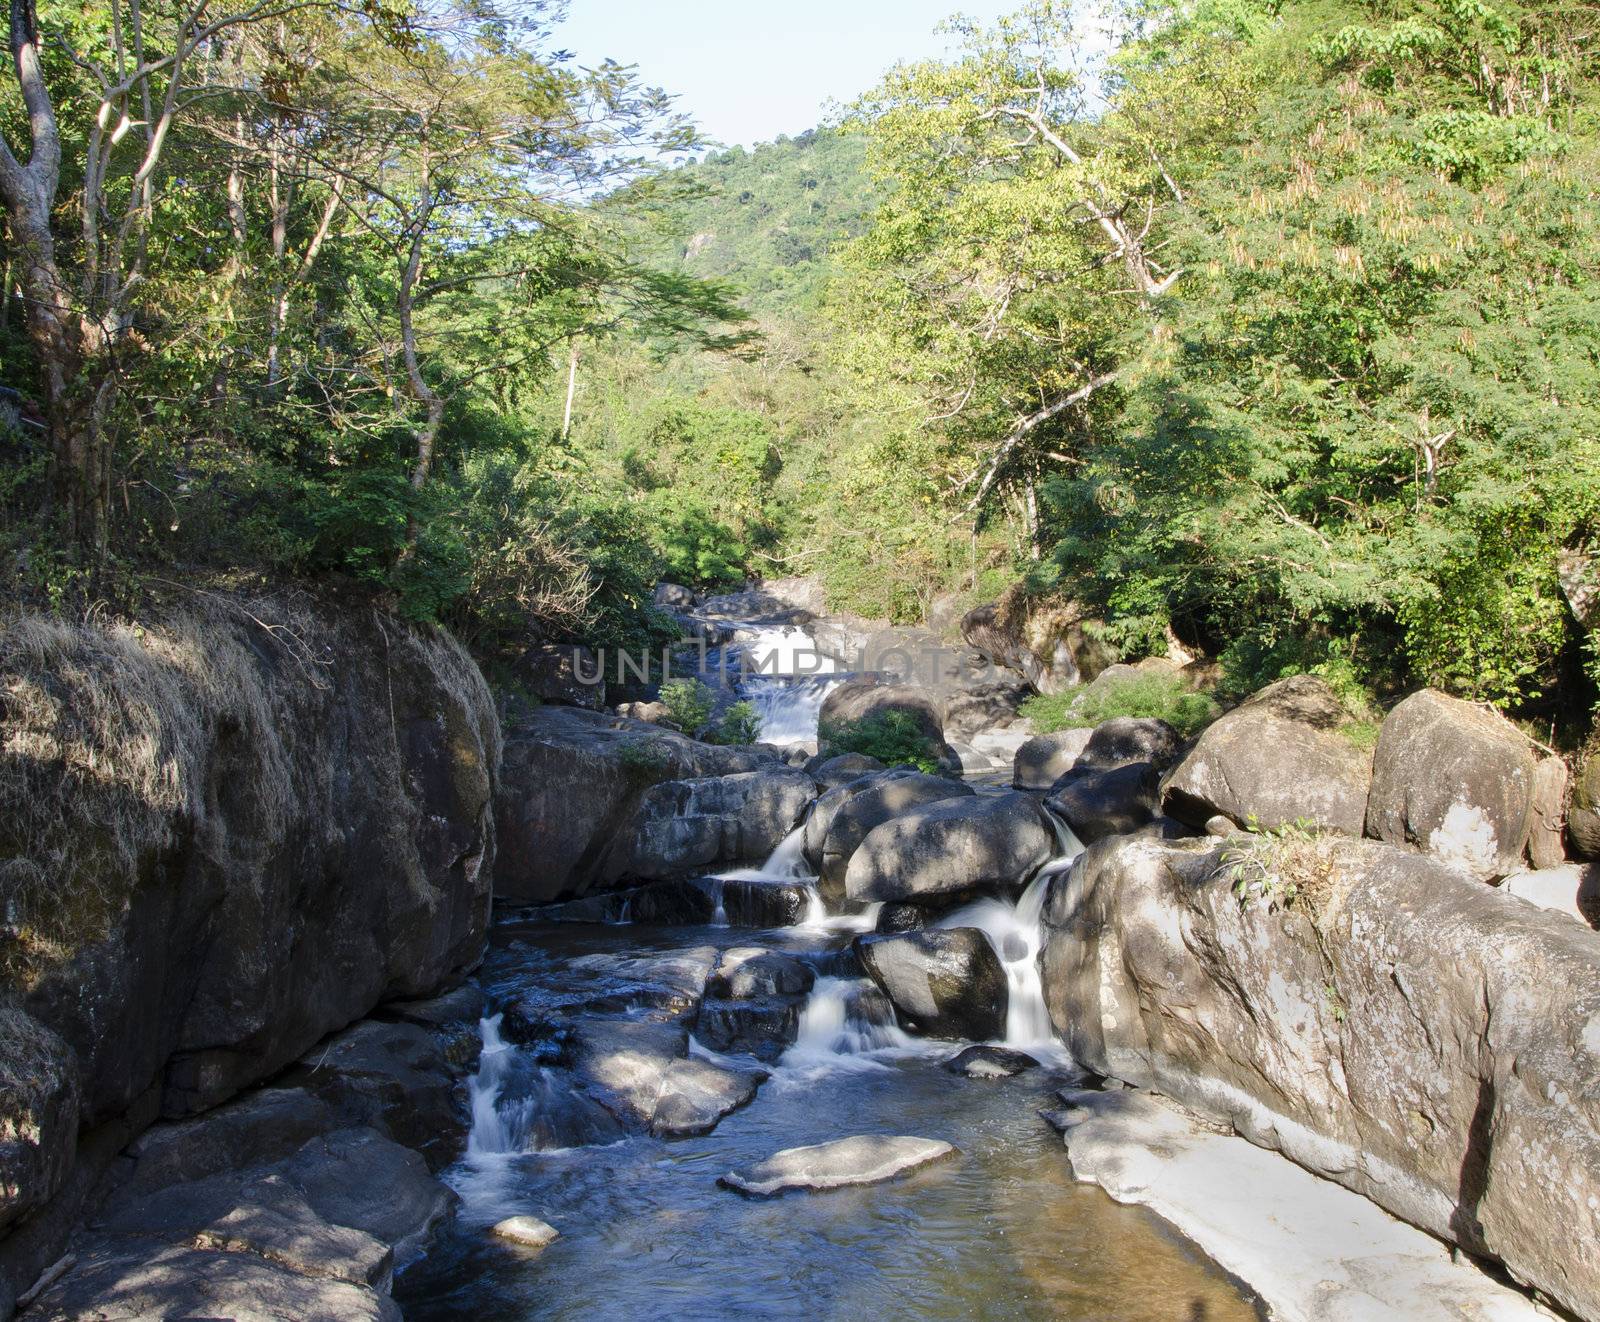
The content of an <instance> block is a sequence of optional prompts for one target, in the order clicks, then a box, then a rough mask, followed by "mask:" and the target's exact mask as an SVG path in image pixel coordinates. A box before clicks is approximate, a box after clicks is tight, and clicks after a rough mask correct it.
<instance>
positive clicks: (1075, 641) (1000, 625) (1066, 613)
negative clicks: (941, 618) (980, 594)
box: [961, 587, 1116, 693]
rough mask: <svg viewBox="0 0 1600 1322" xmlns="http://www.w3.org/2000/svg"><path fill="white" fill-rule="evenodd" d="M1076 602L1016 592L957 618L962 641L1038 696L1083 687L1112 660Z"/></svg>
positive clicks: (1109, 650) (1112, 655) (1089, 620)
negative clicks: (1018, 676) (1013, 674)
mask: <svg viewBox="0 0 1600 1322" xmlns="http://www.w3.org/2000/svg"><path fill="white" fill-rule="evenodd" d="M1095 623H1096V622H1095V621H1094V620H1092V619H1090V618H1089V617H1088V616H1087V615H1086V614H1085V613H1084V611H1083V608H1082V607H1081V606H1079V605H1078V604H1077V603H1075V602H1071V601H1061V600H1057V599H1054V598H1036V597H1030V596H1028V595H1027V594H1026V593H1025V592H1023V591H1022V590H1021V589H1020V587H1014V588H1012V589H1010V590H1009V591H1007V592H1006V594H1005V595H1004V596H1003V597H1001V599H1000V600H999V601H997V602H992V603H990V604H989V605H986V606H979V607H977V608H976V609H975V610H970V611H968V612H967V613H966V615H964V616H963V617H962V620H961V636H962V637H963V638H964V639H965V640H966V642H967V645H968V646H970V647H973V648H975V649H977V651H979V652H981V653H982V654H983V655H984V656H986V657H988V658H989V659H990V660H991V661H993V662H994V663H995V664H996V665H1001V666H1006V667H1008V668H1010V669H1012V670H1015V671H1018V672H1020V673H1021V674H1022V675H1023V676H1024V677H1025V678H1026V679H1027V681H1028V683H1029V684H1031V685H1033V687H1034V688H1035V689H1037V690H1038V691H1039V692H1040V693H1060V692H1062V691H1063V690H1064V689H1069V688H1072V687H1073V686H1074V685H1077V684H1083V683H1085V682H1087V681H1089V680H1091V679H1093V678H1094V677H1095V676H1096V675H1098V674H1099V673H1100V672H1101V671H1102V670H1104V669H1105V668H1106V667H1107V666H1108V665H1110V664H1111V663H1112V662H1113V661H1115V660H1116V653H1115V652H1114V651H1113V650H1112V649H1111V648H1110V647H1109V646H1108V645H1107V644H1105V643H1104V642H1102V641H1101V640H1100V639H1099V638H1098V637H1096V636H1095V632H1094V625H1095Z"/></svg>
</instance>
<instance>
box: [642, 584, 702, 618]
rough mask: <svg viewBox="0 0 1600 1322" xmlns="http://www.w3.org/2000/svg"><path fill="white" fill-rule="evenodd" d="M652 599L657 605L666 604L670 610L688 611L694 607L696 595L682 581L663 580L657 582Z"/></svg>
mask: <svg viewBox="0 0 1600 1322" xmlns="http://www.w3.org/2000/svg"><path fill="white" fill-rule="evenodd" d="M652 600H653V601H654V602H655V604H656V605H657V606H665V607H666V608H667V609H668V610H675V611H687V610H693V609H694V604H695V595H694V593H693V592H692V591H691V590H690V589H688V588H686V587H684V586H683V584H681V583H668V582H666V581H664V580H663V581H662V582H660V583H657V584H656V590H655V596H654V597H653V598H652Z"/></svg>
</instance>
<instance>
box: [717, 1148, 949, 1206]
mask: <svg viewBox="0 0 1600 1322" xmlns="http://www.w3.org/2000/svg"><path fill="white" fill-rule="evenodd" d="M954 1155H956V1149H955V1148H954V1147H953V1146H952V1145H951V1144H949V1143H945V1142H943V1141H941V1140H939V1139H934V1138H911V1137H906V1136H887V1135H879V1134H858V1135H855V1136H853V1137H851V1138H837V1139H834V1140H833V1141H832V1142H831V1143H818V1144H815V1145H813V1146H811V1147H804V1148H785V1149H784V1150H783V1151H782V1152H775V1153H773V1155H772V1156H770V1157H768V1158H767V1159H766V1160H765V1161H761V1162H757V1163H756V1164H755V1165H754V1166H749V1167H746V1168H745V1169H744V1170H736V1171H729V1172H728V1173H727V1174H726V1175H724V1176H722V1177H721V1178H720V1179H719V1180H718V1181H717V1183H718V1184H720V1185H722V1187H723V1188H725V1189H733V1190H736V1191H737V1192H739V1193H742V1194H746V1195H748V1196H750V1197H753V1198H770V1197H772V1196H773V1195H775V1194H781V1193H788V1192H790V1191H791V1190H797V1189H803V1190H806V1191H808V1192H811V1193H817V1192H821V1191H824V1190H828V1189H842V1188H845V1187H847V1186H849V1185H855V1184H881V1183H882V1182H883V1181H884V1180H892V1179H894V1178H895V1177H896V1176H899V1175H905V1174H907V1173H908V1172H910V1171H914V1170H916V1169H918V1168H919V1167H922V1166H926V1165H928V1164H929V1163H930V1162H935V1161H941V1160H943V1159H944V1158H946V1157H952V1156H954Z"/></svg>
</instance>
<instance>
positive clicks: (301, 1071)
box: [284, 1019, 464, 1170]
mask: <svg viewBox="0 0 1600 1322" xmlns="http://www.w3.org/2000/svg"><path fill="white" fill-rule="evenodd" d="M284 1082H285V1083H287V1084H289V1085H291V1086H294V1087H300V1088H304V1089H305V1090H306V1091H307V1092H309V1093H311V1094H312V1096H314V1097H317V1098H319V1099H321V1100H322V1101H324V1102H326V1103H327V1104H328V1106H329V1107H330V1108H331V1110H332V1111H333V1113H334V1116H335V1118H336V1122H337V1123H338V1124H339V1125H341V1126H353V1125H366V1126H370V1127H371V1128H374V1129H377V1130H379V1131H380V1132H382V1133H385V1134H388V1135H389V1136H390V1137H391V1138H393V1139H394V1140H395V1141H396V1142H399V1143H403V1144H404V1145H405V1146H406V1147H409V1148H414V1149H416V1150H417V1151H418V1152H420V1153H422V1155H423V1156H424V1157H426V1158H427V1160H428V1164H429V1166H431V1167H432V1168H433V1169H434V1170H442V1169H443V1168H444V1167H445V1166H447V1165H449V1164H450V1162H451V1161H452V1160H453V1159H454V1158H455V1155H456V1152H457V1149H458V1148H459V1146H460V1144H459V1135H460V1134H461V1132H462V1131H463V1129H464V1126H463V1124H462V1123H461V1121H462V1116H461V1113H460V1110H459V1107H458V1102H457V1097H456V1087H455V1075H454V1073H453V1072H452V1071H451V1068H450V1064H449V1062H448V1061H447V1060H446V1059H445V1054H444V1047H443V1044H442V1043H441V1041H440V1039H439V1037H438V1035H437V1034H435V1033H433V1032H430V1031H429V1030H428V1029H425V1028H422V1027H419V1026H418V1025H416V1024H407V1023H384V1022H383V1021H381V1020H377V1019H365V1020H362V1021H361V1022H360V1023H358V1024H356V1025H355V1026H354V1027H352V1028H348V1029H346V1030H345V1031H344V1032H343V1033H340V1034H339V1035H338V1036H336V1037H334V1038H331V1039H329V1040H328V1041H327V1042H325V1043H323V1044H321V1045H320V1046H317V1047H314V1048H313V1049H312V1050H311V1051H310V1052H309V1053H307V1055H306V1056H305V1057H304V1058H303V1059H302V1060H301V1061H300V1063H299V1064H298V1065H296V1066H295V1067H294V1068H293V1069H291V1070H289V1071H288V1072H287V1073H286V1074H285V1076H284Z"/></svg>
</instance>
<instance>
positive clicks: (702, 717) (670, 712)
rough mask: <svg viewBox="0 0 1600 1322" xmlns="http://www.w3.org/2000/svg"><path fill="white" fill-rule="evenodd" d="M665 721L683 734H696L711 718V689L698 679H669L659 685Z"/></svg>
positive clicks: (713, 702)
mask: <svg viewBox="0 0 1600 1322" xmlns="http://www.w3.org/2000/svg"><path fill="white" fill-rule="evenodd" d="M661 701H662V702H663V703H664V704H666V708H667V721H668V723H669V724H671V725H673V726H675V727H676V728H677V729H679V730H682V731H683V732H684V733H685V734H690V735H692V734H696V733H698V732H699V731H700V730H702V729H704V728H705V724H706V722H707V721H709V720H710V719H711V708H712V707H713V706H714V705H715V699H714V698H713V697H712V694H711V690H710V689H709V688H707V687H706V686H705V685H704V684H702V683H701V682H700V681H699V680H698V679H669V680H668V681H667V682H666V683H665V684H663V685H662V686H661Z"/></svg>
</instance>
